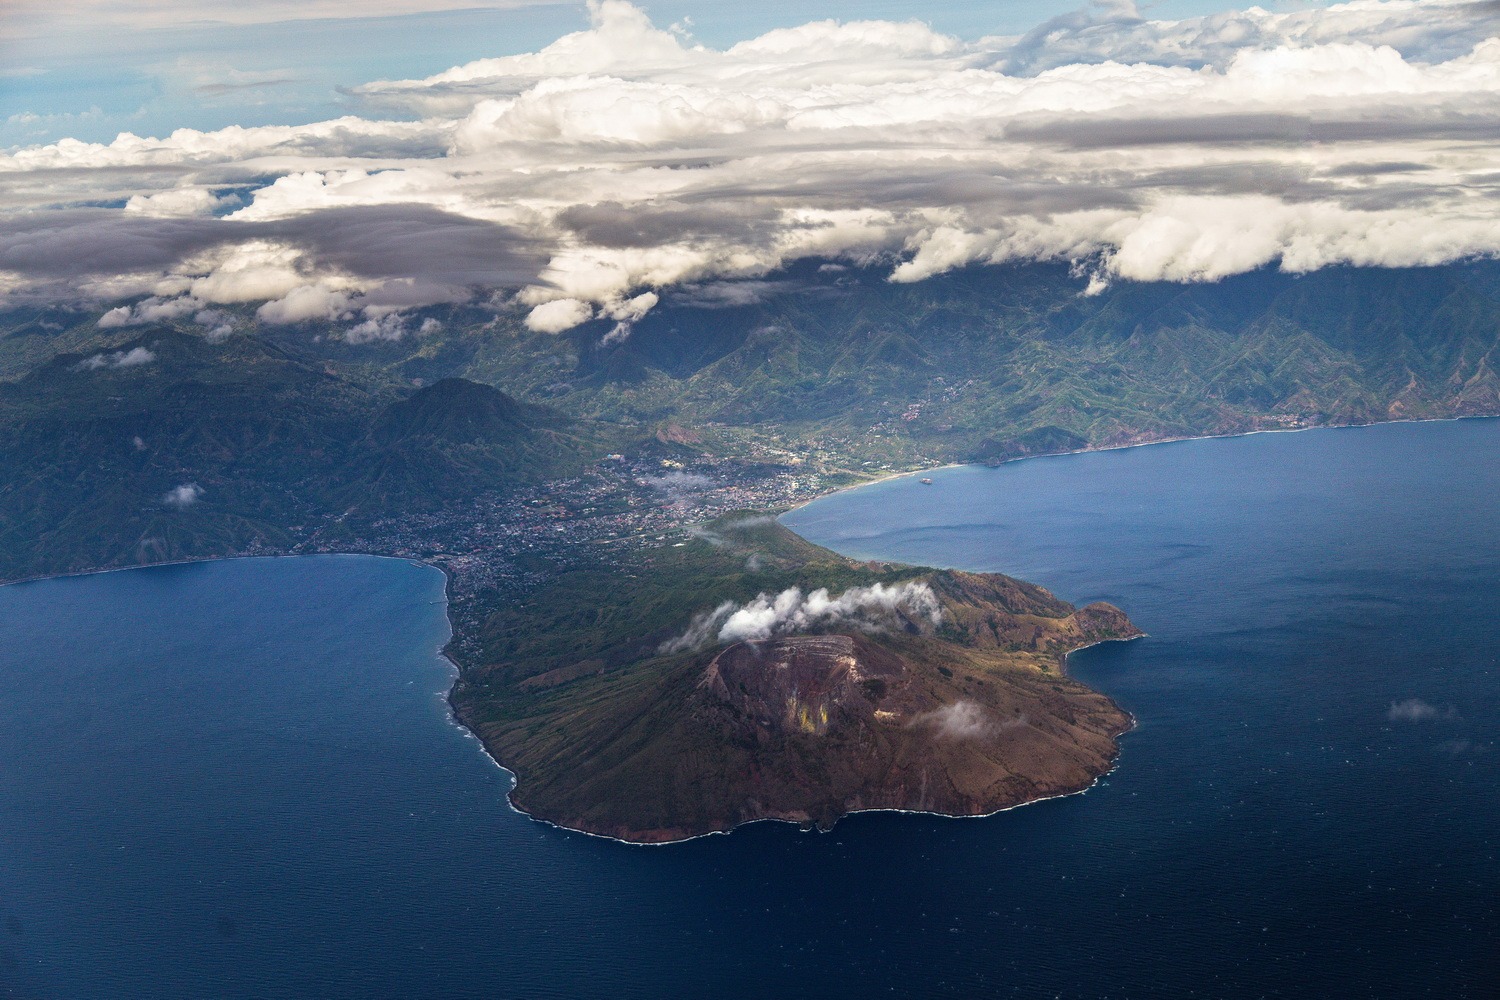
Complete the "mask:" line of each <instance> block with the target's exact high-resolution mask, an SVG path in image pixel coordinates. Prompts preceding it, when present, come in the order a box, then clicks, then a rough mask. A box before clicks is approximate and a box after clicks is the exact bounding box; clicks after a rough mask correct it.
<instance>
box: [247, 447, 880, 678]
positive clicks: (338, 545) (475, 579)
mask: <svg viewBox="0 0 1500 1000" xmlns="http://www.w3.org/2000/svg"><path fill="white" fill-rule="evenodd" d="M775 458H782V460H780V461H776V460H774V459H775ZM888 471H889V470H888V469H881V470H879V472H880V473H886V472H888ZM868 478H870V477H869V476H860V475H857V474H850V473H847V472H837V471H833V472H830V471H828V470H827V468H826V467H821V466H820V467H818V468H813V467H810V466H809V465H808V464H807V463H804V462H802V461H799V460H797V459H795V458H790V460H788V459H787V458H784V457H781V456H768V460H766V461H750V462H747V461H744V460H740V459H726V458H720V457H716V456H711V455H702V454H698V455H684V456H680V457H665V458H664V457H660V456H659V455H657V454H652V453H648V454H644V455H638V456H631V457H626V456H624V455H620V454H613V455H609V456H606V457H605V458H604V459H602V460H601V461H599V462H597V463H595V464H593V465H592V466H591V467H589V468H588V469H587V470H585V471H584V472H583V473H582V474H580V475H577V476H574V477H571V478H566V479H556V480H549V481H547V482H544V483H541V484H538V485H532V486H524V487H520V488H517V489H515V490H512V491H506V492H498V491H496V492H487V493H484V494H481V495H479V496H476V497H474V498H473V499H472V501H470V502H468V503H464V504H457V505H452V506H448V507H444V508H442V509H439V510H435V511H430V512H425V513H406V514H402V515H401V516H399V517H382V518H380V519H377V520H374V521H371V522H369V523H368V524H367V525H362V526H361V527H360V528H359V529H358V530H357V533H356V534H355V535H353V537H350V535H349V534H348V532H347V530H339V531H335V530H332V529H333V528H334V527H338V528H340V529H345V525H343V524H342V523H336V524H330V525H325V526H324V527H322V528H319V529H315V530H313V531H312V532H310V534H309V536H308V537H307V538H306V540H304V541H302V542H300V543H298V544H296V545H295V546H293V547H291V548H290V549H288V550H287V553H288V554H311V553H333V552H344V553H348V552H354V553H368V554H372V555H386V556H395V557H399V558H408V559H414V560H420V561H422V562H425V563H429V564H431V565H434V566H437V567H439V568H441V569H442V570H443V571H444V572H445V573H446V574H447V576H448V597H449V609H448V610H449V617H450V619H451V621H452V623H453V630H454V640H453V644H452V645H451V646H450V649H449V652H450V654H451V655H453V656H455V657H456V658H459V659H463V658H465V657H466V656H467V655H468V654H472V653H474V652H476V651H477V641H476V640H475V639H474V638H473V637H474V636H476V635H477V634H478V631H479V630H478V628H477V626H478V624H479V623H480V622H481V621H482V619H483V617H484V615H485V614H486V613H487V612H486V609H487V608H490V607H492V606H493V603H494V601H495V600H496V599H497V598H501V597H509V596H515V595H518V594H521V593H524V592H525V591H527V590H528V589H530V588H532V587H534V586H536V585H538V584H539V583H541V582H543V581H544V580H545V579H547V578H548V577H549V576H551V575H553V574H555V573H558V572H562V571H566V570H568V569H573V568H578V567H583V566H621V565H625V564H627V563H629V562H631V561H632V560H635V559H637V558H639V556H640V553H641V552H642V551H643V550H645V549H648V548H652V547H656V546H661V545H672V544H680V543H684V542H685V541H686V540H687V539H688V538H690V537H692V534H693V532H694V530H695V527H694V526H695V525H698V524H701V523H702V522H704V521H707V520H710V519H712V518H714V517H717V516H719V515H721V514H725V513H728V512H731V511H736V510H757V511H766V510H770V511H776V510H785V509H787V508H789V507H793V506H796V505H797V504H801V503H805V502H807V501H809V500H811V499H813V498H815V497H817V496H820V495H822V494H825V493H828V492H830V491H832V490H834V489H837V488H840V487H842V486H846V485H849V484H851V483H855V482H860V481H863V480H866V479H868ZM332 520H333V521H334V522H340V521H341V519H338V518H334V519H332ZM246 554H257V553H246ZM265 554H271V553H270V552H269V551H268V552H266V553H265Z"/></svg>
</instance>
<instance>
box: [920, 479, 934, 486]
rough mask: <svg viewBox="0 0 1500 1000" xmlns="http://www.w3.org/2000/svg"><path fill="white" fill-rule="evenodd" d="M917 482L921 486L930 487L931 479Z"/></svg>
mask: <svg viewBox="0 0 1500 1000" xmlns="http://www.w3.org/2000/svg"><path fill="white" fill-rule="evenodd" d="M917 482H919V483H921V484H922V485H923V486H931V485H932V480H931V479H918V480H917Z"/></svg>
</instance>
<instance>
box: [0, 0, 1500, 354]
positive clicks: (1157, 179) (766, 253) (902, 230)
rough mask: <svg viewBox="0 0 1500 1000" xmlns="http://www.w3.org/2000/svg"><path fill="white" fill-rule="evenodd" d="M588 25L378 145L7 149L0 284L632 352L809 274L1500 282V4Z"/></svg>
mask: <svg viewBox="0 0 1500 1000" xmlns="http://www.w3.org/2000/svg"><path fill="white" fill-rule="evenodd" d="M590 11H591V16H592V19H593V23H592V25H591V27H590V28H588V29H587V30H584V31H580V32H575V33H572V34H570V35H567V36H566V37H564V38H561V39H559V40H557V41H556V42H554V43H553V44H551V45H549V46H546V47H544V48H542V49H540V50H539V51H537V52H532V53H525V54H521V55H515V56H506V57H503V58H495V59H482V60H478V61H476V62H472V63H469V64H466V65H463V66H458V67H453V68H451V69H449V70H446V71H444V72H442V73H438V74H435V75H433V76H430V77H425V78H422V79H414V80H386V81H377V82H374V83H369V84H366V85H364V86H361V87H356V88H353V90H352V92H351V93H352V96H353V98H354V100H355V101H356V104H355V107H356V108H359V109H362V110H363V112H364V113H363V114H350V115H348V116H346V117H343V118H340V119H336V120H332V121H325V122H315V123H309V124H303V125H286V126H263V127H232V128H227V129H221V130H219V131H214V132H203V131H198V130H193V129H180V130H177V131H175V132H173V133H171V134H170V135H168V136H165V137H159V138H158V137H141V136H136V135H132V134H129V133H126V134H122V135H121V136H119V137H118V138H117V139H115V140H114V141H113V142H110V143H85V142H80V141H77V140H63V141H60V142H56V143H50V144H47V145H41V146H33V147H26V148H21V149H16V150H12V151H9V152H4V153H0V204H3V205H5V206H7V208H6V209H4V210H0V288H4V289H6V290H7V291H6V294H8V295H11V296H20V295H33V296H35V295H44V294H50V295H73V296H76V295H78V294H80V292H82V293H84V294H87V295H92V296H94V297H95V298H100V299H108V298H110V297H125V296H134V297H140V296H154V297H155V298H156V299H157V300H159V301H158V302H156V303H155V304H154V305H150V306H146V307H145V308H149V309H162V310H171V309H175V308H178V307H176V306H172V305H170V304H169V303H170V302H171V301H173V300H174V298H175V297H177V296H182V295H184V294H186V295H188V296H190V297H191V303H190V304H184V305H182V306H181V307H180V308H181V309H183V310H187V309H188V308H194V309H197V308H201V307H203V306H205V305H212V304H218V303H235V302H240V303H254V304H258V306H259V308H260V313H259V315H260V318H261V319H262V320H263V321H265V322H273V323H286V322H302V321H309V320H318V321H339V320H342V319H350V320H355V318H356V314H359V313H360V312H361V311H362V310H365V309H366V308H368V307H372V306H373V307H377V308H379V309H385V308H388V307H389V308H395V309H405V308H411V307H413V306H414V305H416V304H423V303H425V304H430V303H434V302H445V301H465V300H469V299H474V298H477V297H484V298H485V299H489V298H491V297H492V296H493V292H494V290H496V289H504V290H505V291H506V293H507V294H506V295H502V296H500V297H499V299H498V300H497V301H513V302H516V303H517V304H518V305H519V306H520V307H521V308H523V309H525V310H528V312H527V313H526V316H525V322H526V325H527V326H529V327H530V328H531V329H533V330H538V331H546V332H553V333H555V332H561V331H563V330H566V329H569V328H571V327H573V326H577V325H578V324H580V323H583V322H586V321H588V320H590V319H606V320H609V321H612V323H613V324H614V325H613V327H612V328H611V330H610V331H609V333H608V334H607V335H606V337H607V339H609V340H611V341H618V340H621V339H624V338H625V337H626V336H627V335H628V334H629V333H630V330H631V327H632V325H633V324H635V323H637V322H638V321H639V320H640V319H641V318H642V317H644V316H645V315H646V314H648V313H649V311H650V310H651V309H652V308H653V307H654V306H655V305H656V304H657V301H658V298H659V296H660V295H661V293H662V292H663V290H666V289H669V288H673V287H676V286H693V287H697V288H724V287H728V286H732V285H733V284H735V283H738V282H747V283H752V282H759V281H762V280H763V279H765V277H766V276H767V275H768V274H770V273H772V272H774V271H776V270H777V269H778V268H780V267H781V266H783V265H784V264H786V263H788V262H789V261H792V260H796V259H799V258H809V257H817V258H822V259H825V260H831V261H842V262H844V263H849V264H860V265H880V266H884V267H886V268H887V269H888V274H889V276H890V277H891V278H892V280H895V281H920V280H923V279H925V278H928V277H931V276H933V275H936V274H940V273H942V272H944V271H947V270H950V269H952V268H956V267H962V266H965V265H969V264H975V263H1005V262H1010V261H1030V260H1059V261H1068V262H1072V263H1074V264H1076V265H1078V268H1079V270H1080V272H1081V273H1085V274H1087V275H1089V276H1090V279H1091V285H1090V287H1092V288H1093V289H1094V290H1097V289H1098V288H1100V287H1102V286H1103V285H1104V284H1107V283H1108V282H1110V281H1113V280H1120V279H1130V280H1143V281H1144V280H1169V281H1212V280H1215V279H1218V278H1221V277H1223V276H1225V275H1229V274H1234V273H1238V272H1242V271H1246V270H1250V269H1254V268H1260V267H1280V268H1283V269H1286V270H1290V271H1306V270H1311V269H1315V268H1319V267H1325V266H1329V265H1333V264H1354V265H1361V266H1392V267H1394V266H1409V265H1427V264H1438V263H1443V262H1447V261H1453V260H1457V259H1462V258H1465V257H1470V256H1477V255H1494V254H1496V253H1497V252H1500V157H1497V154H1496V152H1495V151H1496V149H1497V148H1500V101H1497V99H1496V95H1497V94H1500V7H1497V5H1496V4H1494V3H1486V2H1468V0H1351V2H1347V3H1341V4H1337V5H1334V6H1331V7H1320V8H1314V9H1307V10H1298V11H1290V12H1271V11H1266V10H1263V9H1261V8H1258V7H1251V8H1248V9H1246V10H1243V11H1232V12H1227V13H1224V14H1218V15H1214V16H1212V17H1206V18H1193V19H1187V20H1178V21H1165V20H1152V19H1151V18H1150V17H1148V16H1146V15H1143V14H1141V12H1140V11H1139V10H1138V9H1137V8H1136V7H1134V6H1133V5H1132V4H1130V3H1128V2H1116V3H1112V4H1106V5H1102V6H1094V7H1091V8H1087V9H1085V10H1083V11H1080V12H1077V13H1075V14H1070V15H1066V16H1064V17H1060V18H1055V19H1053V20H1051V21H1049V22H1047V23H1046V24H1044V25H1040V26H1038V27H1037V29H1036V30H1035V31H1033V32H1030V33H1029V34H1027V35H1025V36H1023V37H1021V38H986V39H979V40H961V39H957V38H952V37H948V36H944V35H941V34H938V33H936V32H934V31H932V30H931V29H930V28H928V27H926V26H924V25H921V24H917V23H892V22H885V21H855V22H847V23H839V22H833V21H816V22H812V23H809V24H805V25H802V26H800V27H796V28H789V29H779V30H777V31H772V32H769V33H767V34H765V35H763V36H761V37H758V38H754V39H749V40H746V41H744V42H741V43H739V44H737V45H733V46H731V47H729V48H727V49H722V50H720V49H712V48H708V47H705V46H701V45H695V44H692V43H691V42H690V41H688V40H685V39H684V38H683V37H682V36H681V35H680V34H678V33H674V32H672V31H669V30H664V29H662V28H659V27H657V26H656V25H654V24H653V23H652V22H651V20H650V19H649V17H648V16H647V15H646V14H645V13H644V12H643V11H642V10H641V9H640V8H638V7H636V6H633V5H632V4H630V3H627V2H625V0H597V2H593V3H591V4H590ZM110 203H114V204H120V205H123V206H124V207H123V208H118V209H89V210H83V209H78V208H76V206H78V205H104V204H110ZM70 206H72V207H70ZM230 209H233V211H230ZM752 287H754V286H752ZM172 289H179V290H177V291H173V290H172ZM511 293H514V297H513V298H512V297H510V295H511ZM142 308H143V307H142V306H140V305H137V306H134V307H132V308H130V309H129V310H127V311H126V312H125V313H118V312H113V313H110V314H108V315H109V316H110V317H113V318H111V319H109V320H108V322H110V323H116V324H124V323H127V322H146V321H148V320H147V319H146V318H145V313H144V312H143V311H142ZM370 319H376V320H377V322H378V321H379V318H378V317H372V316H371V315H369V314H364V315H363V319H359V320H358V323H363V322H365V321H367V320H370ZM366 332H367V333H369V334H370V335H371V336H374V335H376V334H377V331H376V330H375V329H374V328H371V329H369V330H368V331H366ZM364 335H365V334H363V333H362V334H359V336H364Z"/></svg>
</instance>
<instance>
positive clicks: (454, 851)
mask: <svg viewBox="0 0 1500 1000" xmlns="http://www.w3.org/2000/svg"><path fill="white" fill-rule="evenodd" d="M932 478H933V479H934V480H935V482H934V484H933V485H932V486H923V485H921V484H920V483H918V482H917V481H916V480H913V479H907V480H895V481H891V482H887V483H884V484H881V485H878V486H872V487H868V488H865V489H861V490H855V491H853V492H850V493H846V494H842V495H839V496H835V497H832V498H829V499H825V500H822V501H819V502H818V503H815V504H813V505H812V506H810V507H807V508H804V509H802V510H800V511H797V512H795V513H794V514H792V515H790V516H788V517H787V518H786V521H787V523H788V524H789V525H791V526H792V527H794V528H796V529H797V530H798V531H800V532H802V533H804V534H805V535H806V536H807V537H809V538H811V539H813V540H815V541H818V542H821V543H823V544H827V545H830V546H832V547H834V548H837V549H839V550H840V551H843V552H847V553H849V554H851V555H856V556H861V557H880V558H886V559H902V560H908V561H913V562H923V563H933V564H940V565H950V566H960V567H964V568H968V569H976V570H1003V571H1005V572H1008V573H1012V574H1014V575H1018V576H1022V577H1025V578H1029V579H1032V580H1035V581H1038V582H1041V583H1043V584H1045V585H1046V586H1048V587H1050V588H1051V589H1053V590H1054V591H1055V592H1057V593H1058V594H1060V595H1061V596H1063V597H1065V598H1068V599H1069V600H1073V601H1077V602H1083V601H1091V600H1099V599H1103V600H1109V601H1113V602H1115V603H1117V604H1119V605H1120V606H1122V607H1124V608H1125V609H1126V610H1128V611H1129V612H1130V613H1131V615H1132V616H1133V617H1134V619H1135V620H1136V622H1137V623H1139V624H1140V625H1141V627H1142V628H1144V629H1146V630H1147V631H1148V632H1150V633H1151V636H1150V638H1148V639H1145V640H1141V641H1138V642H1134V643H1129V644H1118V643H1116V644H1109V645H1105V646H1100V647H1096V648H1094V649H1091V650H1087V651H1085V652H1083V653H1080V654H1078V655H1076V656H1075V657H1073V661H1072V666H1073V670H1074V672H1075V673H1076V674H1077V675H1078V676H1080V677H1081V678H1083V679H1084V680H1086V681H1088V682H1089V683H1091V684H1094V685H1096V686H1098V687H1100V688H1102V689H1103V690H1105V691H1107V692H1108V693H1109V694H1111V695H1113V696H1114V697H1115V698H1116V699H1117V700H1118V701H1119V702H1120V703H1121V704H1122V705H1123V706H1125V707H1126V708H1127V709H1129V710H1130V711H1131V712H1133V713H1134V714H1135V715H1136V717H1137V718H1138V719H1139V722H1140V725H1139V728H1138V729H1137V730H1136V731H1135V732H1133V733H1131V734H1130V735H1129V736H1127V737H1125V739H1124V752H1123V756H1122V758H1121V761H1120V768H1119V770H1117V771H1116V772H1115V773H1114V774H1113V775H1111V776H1110V777H1109V778H1108V779H1107V780H1106V781H1105V782H1103V783H1102V784H1101V785H1099V786H1098V787H1096V788H1095V789H1093V790H1092V791H1090V792H1089V793H1088V794H1086V795H1081V796H1074V797H1071V798H1066V799H1059V800H1054V801H1050V802H1044V803H1040V804H1037V805H1033V806H1029V807H1027V808H1024V809H1019V810H1016V811H1013V812H1010V813H1005V814H1002V815H1000V816H996V817H992V818H990V819H986V820H941V819H936V818H930V817H912V816H897V815H888V814H882V815H867V816H859V817H854V818H852V819H850V820H847V821H845V822H844V823H841V824H840V825H839V827H838V828H837V829H836V830H835V831H834V832H833V833H831V834H806V833H800V832H798V831H796V830H795V829H793V828H791V827H788V826H785V825H781V824H757V825H754V826H751V827H748V828H745V829H743V830H740V831H738V832H736V833H735V834H733V835H731V836H728V837H710V838H706V839H702V840H698V841H694V842H691V843H688V844H684V845H678V846H674V847H667V848H638V847H629V846H626V845H621V844H616V843H612V842H609V841H603V840H597V839H594V838H590V837H585V836H582V835H579V834H571V833H566V832H563V831H560V830H555V829H552V828H550V827H547V826H543V825H541V824H537V823H533V822H531V821H529V820H527V819H526V818H524V817H522V816H519V815H517V814H515V813H513V812H511V811H510V810H509V809H508V808H507V807H506V805H505V801H504V800H505V793H506V791H507V789H508V787H509V777H508V776H507V775H506V774H505V772H503V771H501V770H499V769H498V768H496V767H495V766H494V765H493V764H491V763H490V762H489V761H488V760H487V759H486V758H485V757H484V756H483V755H482V753H481V752H480V750H479V747H478V744H477V743H475V741H473V740H472V739H470V738H468V737H466V736H465V735H464V733H463V732H462V731H461V730H459V729H457V728H455V727H454V726H453V725H452V724H451V723H450V722H449V720H448V716H447V713H446V710H445V707H444V704H443V702H442V699H441V692H443V691H444V690H445V689H446V688H447V686H448V684H449V682H450V671H449V668H448V667H447V665H446V664H445V663H444V662H443V661H442V660H441V659H439V658H438V656H437V649H438V648H439V646H440V645H441V644H442V643H443V642H444V640H445V639H446V637H447V625H446V622H445V618H444V615H443V580H442V577H441V575H440V574H438V573H437V572H436V571H435V570H432V569H427V568H423V567H419V566H414V565H411V564H408V563H405V562H401V561H396V560H382V559H370V558H359V557H316V558H302V559H284V560H243V561H234V562H223V563H212V564H201V565H193V566H179V567H168V568H161V569H151V570H138V571H132V572H127V573H114V574H107V575H102V576H92V577H81V578H74V579H66V580H53V581H45V582H40V583H30V584H22V585H17V586H12V587H5V588H0V995H3V996H7V997H24V998H32V997H47V998H69V1000H72V998H90V1000H93V998H99V1000H112V998H140V997H152V998H158V997H160V998H189V997H191V998H226V1000H230V998H233V1000H238V998H251V997H255V998H280V997H312V998H346V997H347V998H354V997H360V998H364V997H418V996H432V997H445V998H446V997H486V998H488V997H506V998H512V997H516V998H519V997H611V998H614V997H641V998H648V997H649V998H659V997H676V996H684V997H690V996H710V997H723V998H733V997H771V996H819V997H874V996H882V995H887V996H901V997H908V996H918V997H924V996H956V997H973V996H1011V995H1014V996H1023V997H1038V996H1063V997H1235V998H1238V997H1265V996H1287V997H1293V996H1295V997H1382V998H1383V997H1407V996H1432V997H1441V998H1455V997H1475V998H1481V997H1495V996H1497V995H1500V523H1497V522H1500V518H1497V515H1500V499H1497V498H1500V422H1497V421H1464V422H1457V423H1439V424H1404V425H1391V426H1384V427H1377V428H1368V429H1361V430H1347V431H1317V432H1311V433H1304V434H1281V435H1262V436H1255V437H1248V438H1239V439H1233V440H1223V441H1198V442H1186V443H1181V444H1172V445H1163V446H1157V447H1151V448H1141V449H1133V450H1129V451H1121V452H1111V453H1102V454H1093V455H1086V456H1077V457H1068V458H1055V459H1045V460H1038V461H1028V462H1021V463H1015V464H1012V465H1007V466H1004V467H1001V468H999V469H980V468H962V469H954V470H948V471H944V472H941V473H937V474H934V475H933V477H932ZM621 794H629V789H622V790H621Z"/></svg>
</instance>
